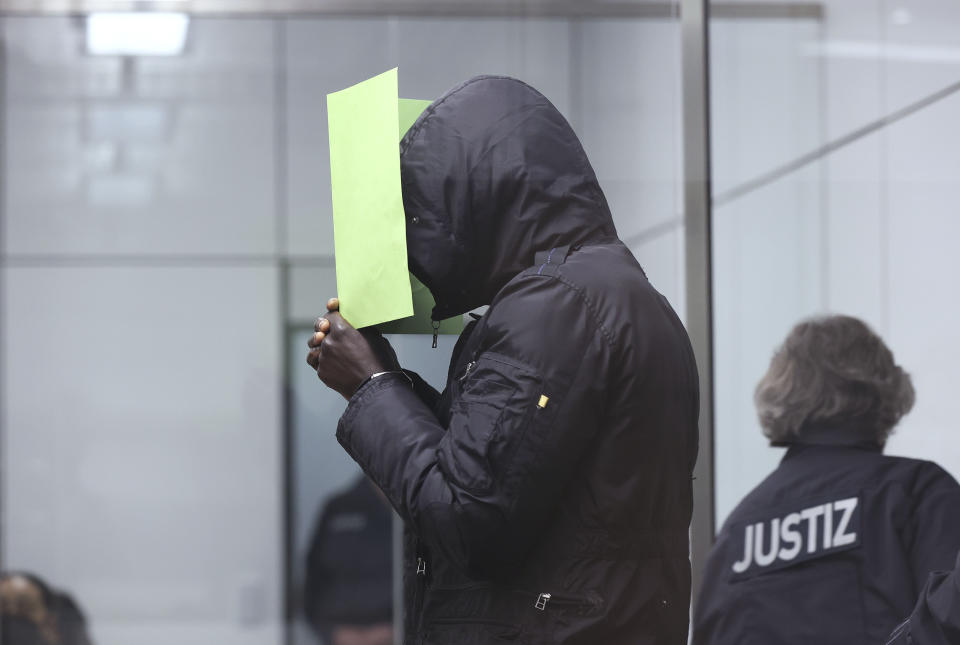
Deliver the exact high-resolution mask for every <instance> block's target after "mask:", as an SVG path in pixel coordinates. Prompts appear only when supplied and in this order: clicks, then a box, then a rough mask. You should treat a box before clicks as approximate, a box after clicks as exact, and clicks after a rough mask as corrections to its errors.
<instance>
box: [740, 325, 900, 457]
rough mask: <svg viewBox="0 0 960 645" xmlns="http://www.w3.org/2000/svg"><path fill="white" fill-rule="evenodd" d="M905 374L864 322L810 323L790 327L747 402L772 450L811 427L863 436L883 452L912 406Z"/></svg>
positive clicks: (794, 438) (799, 435) (800, 436)
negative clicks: (752, 408)
mask: <svg viewBox="0 0 960 645" xmlns="http://www.w3.org/2000/svg"><path fill="white" fill-rule="evenodd" d="M914 399H915V394H914V390H913V383H912V382H911V381H910V375H909V374H907V373H906V372H905V371H903V369H902V368H901V367H900V366H899V365H897V364H896V363H895V362H894V360H893V353H892V352H891V351H890V349H889V348H888V347H887V346H886V345H885V344H884V342H883V340H881V339H880V337H879V336H877V335H876V334H875V333H874V332H873V330H871V329H870V328H869V327H868V326H867V325H866V324H865V323H864V322H863V321H861V320H859V319H857V318H853V317H850V316H825V317H821V318H812V319H809V320H805V321H803V322H801V323H799V324H798V325H797V326H795V327H794V328H793V330H792V331H791V332H790V334H789V335H788V336H787V339H786V340H785V341H784V342H783V345H781V346H780V347H779V348H778V349H777V350H776V352H775V353H774V355H773V359H772V360H771V361H770V368H769V369H768V370H767V373H766V374H765V375H764V376H763V378H762V379H760V382H759V383H758V384H757V389H756V392H755V393H754V397H753V400H754V403H755V404H756V406H757V415H758V416H759V418H760V425H761V426H763V434H764V435H766V436H767V437H768V438H769V439H770V442H771V443H772V444H775V445H777V444H787V443H792V442H793V441H795V440H797V439H799V438H802V437H803V435H804V433H805V432H806V431H809V430H810V429H811V428H821V429H827V430H828V431H831V432H844V431H845V430H846V431H850V432H856V433H857V434H866V436H867V437H869V438H870V439H873V440H875V441H876V442H877V443H878V444H880V445H883V444H884V443H886V441H887V437H889V436H890V434H891V433H892V432H893V428H894V426H896V425H897V423H898V422H899V421H900V418H901V417H903V415H905V414H906V413H907V412H909V411H910V409H911V408H912V407H913V403H914Z"/></svg>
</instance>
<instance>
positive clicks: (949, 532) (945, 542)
mask: <svg viewBox="0 0 960 645" xmlns="http://www.w3.org/2000/svg"><path fill="white" fill-rule="evenodd" d="M911 498H912V499H913V500H915V503H914V505H913V513H912V516H911V518H910V521H909V522H908V523H907V526H906V531H905V534H904V545H905V546H906V548H907V549H908V553H909V557H910V562H911V565H912V568H913V574H914V584H915V585H916V586H915V587H914V589H917V590H919V589H921V588H922V587H923V585H924V583H925V582H926V580H927V575H929V574H930V573H931V572H932V571H943V570H947V569H950V568H951V567H952V566H953V562H954V558H955V557H956V555H957V550H958V549H960V513H958V512H957V509H960V484H957V481H956V480H955V479H954V478H953V477H951V476H950V474H949V473H947V471H945V470H944V469H943V468H941V467H940V466H937V465H936V464H932V463H927V464H925V467H924V468H923V469H922V470H921V471H920V473H919V474H918V477H917V479H916V481H915V482H914V486H913V490H912V494H911Z"/></svg>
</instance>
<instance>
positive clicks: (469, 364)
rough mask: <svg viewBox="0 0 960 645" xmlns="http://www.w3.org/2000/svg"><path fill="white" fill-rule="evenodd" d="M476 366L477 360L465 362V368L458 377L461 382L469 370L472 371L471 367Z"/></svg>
mask: <svg viewBox="0 0 960 645" xmlns="http://www.w3.org/2000/svg"><path fill="white" fill-rule="evenodd" d="M476 366H477V361H470V362H469V363H467V369H465V370H464V371H463V375H462V376H461V377H460V378H459V379H458V380H459V381H460V382H461V383H463V382H464V381H465V380H467V377H468V376H470V372H472V371H473V368H474V367H476Z"/></svg>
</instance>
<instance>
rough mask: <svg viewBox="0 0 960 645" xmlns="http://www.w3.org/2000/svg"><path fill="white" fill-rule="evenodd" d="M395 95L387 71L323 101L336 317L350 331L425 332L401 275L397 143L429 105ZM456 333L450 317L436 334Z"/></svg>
mask: <svg viewBox="0 0 960 645" xmlns="http://www.w3.org/2000/svg"><path fill="white" fill-rule="evenodd" d="M397 93H398V89H397V70H396V69H392V70H390V71H388V72H385V73H383V74H380V75H379V76H375V77H373V78H371V79H369V80H366V81H363V82H362V83H358V84H357V85H354V86H353V87H350V88H347V89H345V90H342V91H340V92H334V93H333V94H328V95H327V117H328V125H329V128H330V184H331V192H332V195H333V228H334V250H335V253H336V263H337V296H338V297H339V299H340V313H342V314H343V317H344V318H346V319H347V321H349V322H350V324H352V325H353V326H354V327H357V328H360V327H368V326H370V325H378V326H379V328H380V330H381V331H382V332H383V333H393V334H427V333H432V332H433V322H432V320H431V319H430V313H431V311H432V309H433V306H434V301H433V297H432V296H431V294H430V291H429V290H428V289H427V288H426V287H424V286H423V285H422V284H421V283H420V282H419V281H418V280H417V279H416V278H414V277H413V276H412V275H411V274H410V273H409V271H408V269H407V241H406V217H405V216H404V212H403V194H402V192H401V188H400V150H399V147H398V145H397V142H398V141H399V138H402V137H403V134H404V133H406V131H407V130H408V129H409V128H410V126H412V125H413V123H414V122H415V121H416V120H417V117H419V116H420V114H421V113H422V112H423V110H425V109H426V107H427V106H428V105H430V101H422V100H414V99H398V98H397ZM398 126H399V128H398ZM398 133H399V138H395V137H397V135H398ZM462 330H463V319H462V317H460V316H457V317H456V318H451V319H450V320H446V321H443V322H442V323H441V325H440V329H439V332H440V333H444V334H459V333H460V332H461V331H462Z"/></svg>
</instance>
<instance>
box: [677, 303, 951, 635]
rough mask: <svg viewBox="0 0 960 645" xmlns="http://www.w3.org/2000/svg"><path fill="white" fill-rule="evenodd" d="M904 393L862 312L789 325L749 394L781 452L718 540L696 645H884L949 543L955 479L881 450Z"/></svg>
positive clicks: (697, 617) (908, 395)
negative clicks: (856, 315) (773, 467)
mask: <svg viewBox="0 0 960 645" xmlns="http://www.w3.org/2000/svg"><path fill="white" fill-rule="evenodd" d="M914 398H915V394H914V389H913V384H912V382H911V379H910V375H909V374H908V373H907V372H905V371H904V370H903V368H901V367H900V366H899V365H898V364H897V363H896V361H895V360H894V357H893V353H892V352H891V351H890V349H889V348H888V347H887V346H886V345H885V344H884V342H883V340H881V339H880V337H879V336H877V335H876V334H875V333H874V332H873V331H872V330H871V329H870V328H869V327H868V326H867V325H866V324H865V323H863V322H862V321H861V320H858V319H856V318H852V317H850V316H825V317H819V318H813V319H810V320H806V321H803V322H801V323H799V324H798V325H796V326H795V327H794V328H793V330H792V331H791V332H790V334H789V335H788V336H787V339H786V340H785V341H784V343H783V345H782V346H781V347H780V348H779V349H777V351H776V352H775V353H774V355H773V358H772V360H771V361H770V367H769V369H768V370H767V373H766V374H765V375H764V376H763V378H761V379H760V383H759V384H758V385H757V389H756V392H755V396H754V401H755V404H756V407H757V413H758V416H759V420H760V425H761V427H762V428H763V433H764V435H766V437H767V438H768V439H769V440H770V443H771V445H773V446H785V447H787V452H786V454H785V455H784V457H783V460H782V461H781V463H780V465H779V466H778V467H777V469H776V470H774V472H773V473H771V474H770V475H769V476H768V477H767V478H766V479H765V480H764V481H763V482H761V483H760V485H758V486H757V487H756V488H755V489H754V490H753V491H751V492H750V494H748V495H747V496H746V497H745V498H744V499H743V501H741V502H740V504H739V505H738V506H737V507H736V509H734V511H733V512H732V513H731V514H730V516H729V518H728V519H727V521H726V522H725V523H724V525H723V528H722V529H721V531H720V533H719V535H718V536H717V542H716V544H715V546H714V548H713V550H712V551H711V553H710V556H709V559H708V562H707V568H706V574H705V578H704V584H703V588H702V590H701V593H700V596H699V599H698V602H697V603H696V606H695V611H694V626H693V630H694V631H693V643H694V645H727V644H731V645H732V644H737V645H750V644H758V645H759V644H762V645H768V644H771V643H777V644H781V645H789V644H792V643H798V644H799V643H804V644H809V643H817V644H818V645H834V644H836V645H850V644H853V643H883V642H885V641H886V639H887V637H888V636H889V634H890V632H891V630H892V629H893V628H894V627H895V626H896V625H897V624H898V623H900V622H901V621H902V620H903V619H904V618H905V617H906V616H908V615H909V614H910V611H911V610H912V609H913V605H914V602H915V601H916V598H917V594H918V593H919V591H920V589H921V587H923V584H924V582H925V580H926V578H927V575H928V574H929V573H930V572H931V571H934V570H939V569H947V568H950V567H951V565H952V563H953V559H954V558H955V557H956V555H957V550H958V549H960V485H958V484H957V482H956V481H955V480H954V479H953V477H951V476H950V475H949V474H948V473H947V472H946V471H944V470H943V469H942V468H940V467H939V466H937V465H936V464H934V463H932V462H929V461H920V460H916V459H907V458H903V457H891V456H886V455H884V454H883V448H884V446H885V444H886V442H887V439H888V438H889V436H890V434H891V433H892V432H893V430H894V428H895V427H896V425H897V423H898V422H899V421H900V419H901V418H902V417H903V416H904V415H905V414H907V413H908V412H909V411H910V409H911V408H912V407H913V403H914Z"/></svg>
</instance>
